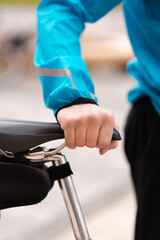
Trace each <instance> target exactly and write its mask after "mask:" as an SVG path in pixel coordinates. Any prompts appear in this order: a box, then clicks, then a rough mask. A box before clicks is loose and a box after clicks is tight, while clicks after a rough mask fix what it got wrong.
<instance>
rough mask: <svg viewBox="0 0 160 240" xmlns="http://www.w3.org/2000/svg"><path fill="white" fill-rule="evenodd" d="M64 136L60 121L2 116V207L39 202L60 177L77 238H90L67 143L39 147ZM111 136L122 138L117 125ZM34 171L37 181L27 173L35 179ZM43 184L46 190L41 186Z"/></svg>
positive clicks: (117, 138) (59, 180)
mask: <svg viewBox="0 0 160 240" xmlns="http://www.w3.org/2000/svg"><path fill="white" fill-rule="evenodd" d="M63 138H64V132H63V130H62V129H61V128H60V125H59V124H58V123H44V122H31V121H17V120H6V119H1V120H0V198H1V199H0V209H5V208H9V207H16V206H20V205H30V204H34V203H38V202H39V201H41V200H43V199H44V198H45V197H46V196H47V193H48V191H50V190H51V188H52V186H53V183H54V181H55V180H58V182H59V187H60V189H61V190H62V194H63V197H64V201H65V204H66V207H67V210H68V214H69V217H70V220H71V225H72V228H73V233H74V236H75V239H76V240H91V238H90V236H89V233H88V229H87V225H86V222H85V219H84V216H83V212H82V209H81V206H80V202H79V199H78V196H77V193H76V189H75V187H74V182H73V179H72V177H71V175H72V170H71V168H70V165H69V162H68V161H67V160H66V157H65V155H64V154H62V153H61V150H62V149H63V148H64V147H65V146H66V144H65V143H63V144H62V145H60V146H59V147H57V148H56V149H49V148H44V147H39V145H40V144H44V143H46V142H48V141H53V140H56V139H63ZM112 140H121V136H120V134H119V132H118V131H117V130H115V129H114V130H113V136H112ZM37 146H38V147H37ZM48 162H51V163H52V166H51V167H47V166H46V163H48ZM8 173H10V175H11V176H10V175H9V174H8ZM37 173H38V174H37ZM42 173H43V174H42ZM19 174H20V175H19ZM27 174H28V175H27ZM29 174H30V175H29ZM32 175H34V181H30V179H29V178H28V177H27V176H30V177H31V179H33V176H32ZM42 175H43V178H44V179H46V178H47V180H46V181H45V184H46V183H47V184H48V188H46V185H45V184H44V179H43V181H42ZM19 176H21V178H20V179H19V178H18V177H19ZM40 176H41V177H40ZM20 180H21V181H20ZM29 181H30V182H29ZM36 181H38V182H36ZM9 184H10V185H11V186H12V189H11V187H10V185H9ZM43 185H45V186H44V189H45V190H44V189H42V187H43ZM7 187H8V188H7ZM16 187H17V189H16ZM22 187H23V188H24V190H23V191H22V193H23V194H22V195H21V193H19V191H21V189H22ZM25 188H27V190H26V189H25ZM32 190H33V191H32ZM39 190H40V191H39ZM41 190H42V191H41ZM31 191H32V194H33V195H32V194H31ZM13 196H14V197H13ZM24 196H25V202H24V199H23V198H24ZM26 197H28V199H27V200H26ZM32 198H34V200H33V199H32Z"/></svg>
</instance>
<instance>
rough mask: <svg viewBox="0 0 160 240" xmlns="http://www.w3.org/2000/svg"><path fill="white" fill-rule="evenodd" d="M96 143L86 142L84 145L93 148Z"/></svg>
mask: <svg viewBox="0 0 160 240" xmlns="http://www.w3.org/2000/svg"><path fill="white" fill-rule="evenodd" d="M96 145H97V144H96V143H95V142H88V143H86V146H87V147H89V148H95V147H96Z"/></svg>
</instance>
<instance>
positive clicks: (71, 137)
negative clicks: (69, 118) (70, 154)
mask: <svg viewBox="0 0 160 240" xmlns="http://www.w3.org/2000/svg"><path fill="white" fill-rule="evenodd" d="M64 135H65V142H66V146H67V147H69V148H71V149H74V148H75V147H76V129H75V127H66V128H65V129H64Z"/></svg>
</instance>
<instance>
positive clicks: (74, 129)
mask: <svg viewBox="0 0 160 240" xmlns="http://www.w3.org/2000/svg"><path fill="white" fill-rule="evenodd" d="M57 119H58V121H59V123H60V125H61V128H62V129H63V130H64V134H65V141H66V145H67V147H69V148H72V149H74V148H75V147H83V146H87V147H89V148H94V147H97V148H99V152H100V154H104V153H105V152H106V151H108V150H110V149H114V148H116V147H117V145H118V141H112V134H113V128H116V129H117V130H118V125H117V124H116V123H115V120H114V116H113V114H112V113H111V112H109V111H107V110H105V109H104V108H102V107H100V106H97V105H94V104H80V105H73V106H71V107H67V108H63V109H62V110H60V111H59V112H58V114H57Z"/></svg>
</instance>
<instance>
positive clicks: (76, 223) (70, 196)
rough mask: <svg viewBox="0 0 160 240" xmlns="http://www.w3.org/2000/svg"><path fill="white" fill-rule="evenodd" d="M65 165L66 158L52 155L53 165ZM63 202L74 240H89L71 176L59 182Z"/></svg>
mask: <svg viewBox="0 0 160 240" xmlns="http://www.w3.org/2000/svg"><path fill="white" fill-rule="evenodd" d="M65 163H66V157H65V156H64V155H62V154H60V155H59V154H58V155H54V161H53V164H55V166H59V165H62V164H65ZM59 186H60V188H61V190H62V194H63V197H64V201H65V204H66V207H67V210H68V213H69V216H70V220H71V224H72V227H73V231H74V235H75V239H76V240H91V238H90V236H89V233H88V229H87V226H86V223H85V220H84V217H83V213H82V210H81V206H80V203H79V200H78V196H77V193H76V190H75V187H74V183H73V180H72V177H71V176H68V177H66V178H64V179H60V180H59Z"/></svg>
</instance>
